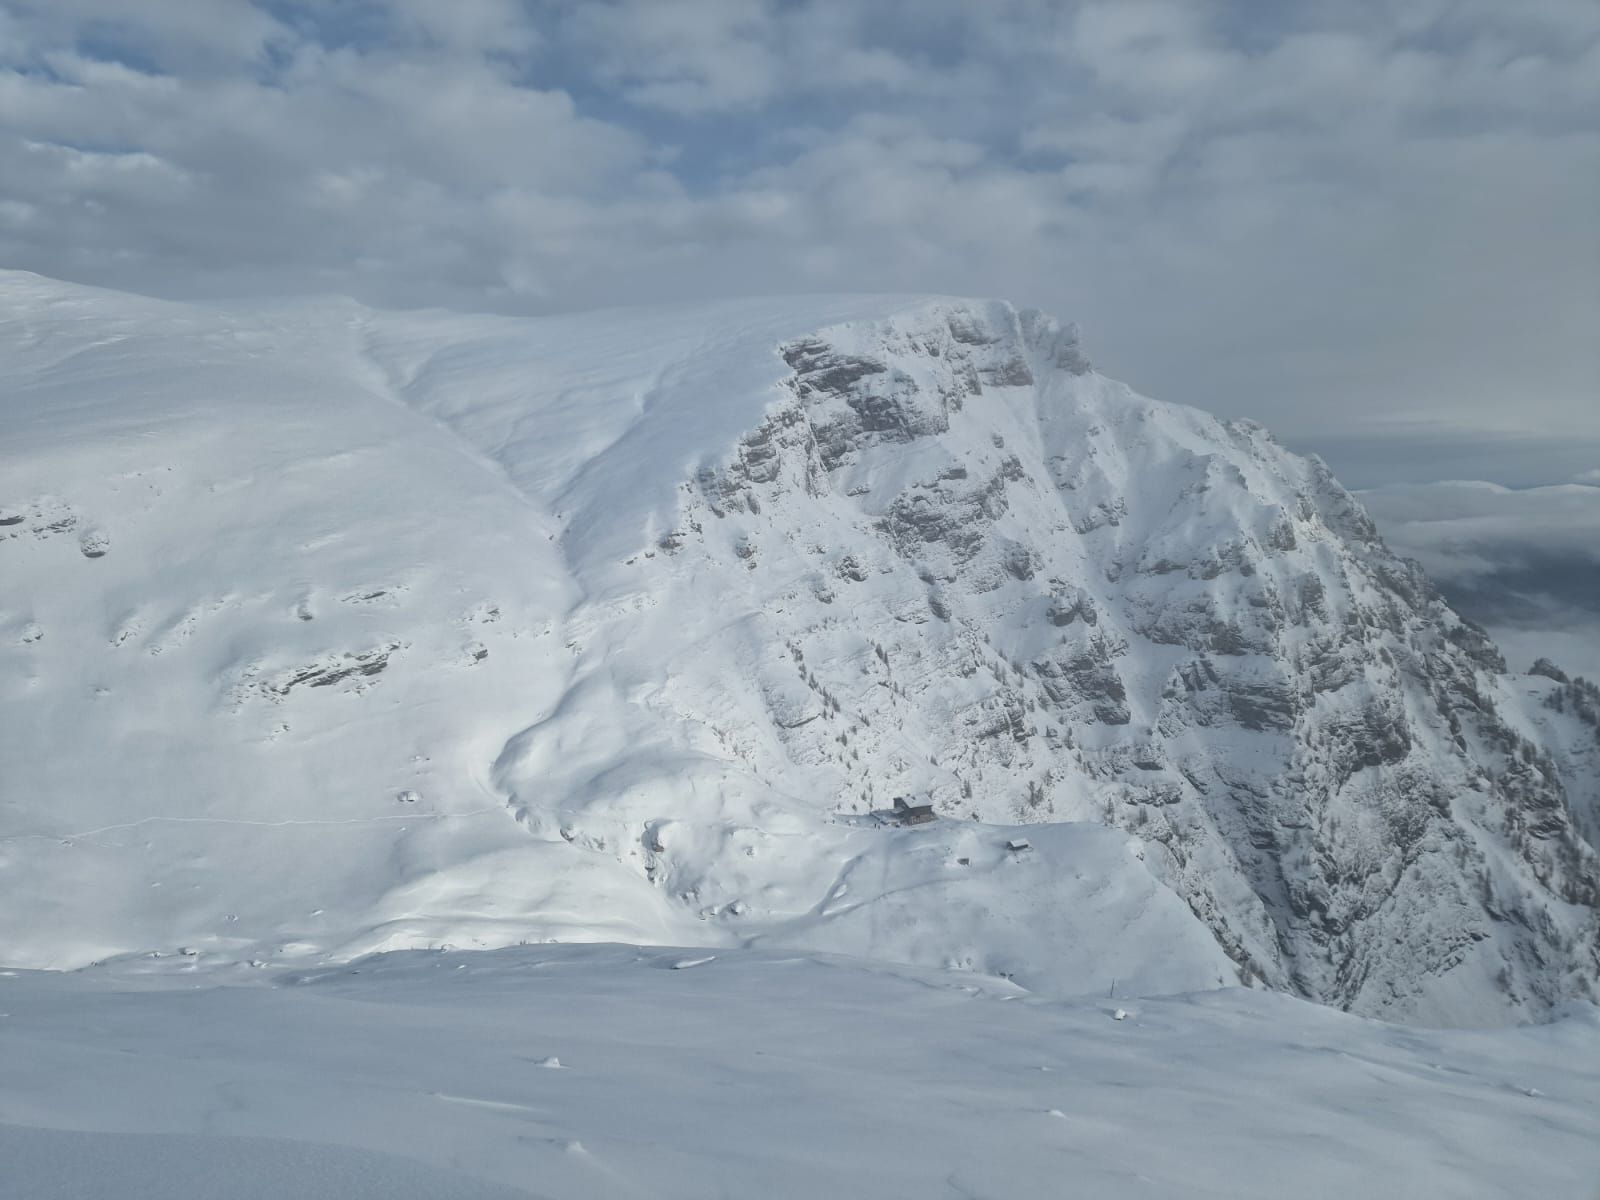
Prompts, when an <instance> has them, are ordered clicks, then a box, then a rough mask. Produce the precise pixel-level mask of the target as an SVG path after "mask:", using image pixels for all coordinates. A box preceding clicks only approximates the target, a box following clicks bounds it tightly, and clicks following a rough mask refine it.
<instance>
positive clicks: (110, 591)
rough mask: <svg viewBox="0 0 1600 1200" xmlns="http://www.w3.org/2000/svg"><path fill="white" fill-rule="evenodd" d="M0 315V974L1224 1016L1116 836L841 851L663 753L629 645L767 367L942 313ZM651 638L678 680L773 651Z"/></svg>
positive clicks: (784, 796) (898, 840)
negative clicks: (1200, 1011)
mask: <svg viewBox="0 0 1600 1200" xmlns="http://www.w3.org/2000/svg"><path fill="white" fill-rule="evenodd" d="M0 285H3V298H4V302H5V307H4V309H3V310H0V311H3V313H4V319H3V321H0V339H3V345H4V352H3V361H4V362H5V363H6V365H7V389H8V390H7V394H6V399H5V405H6V412H7V417H8V425H9V427H10V430H11V432H10V433H9V434H8V436H7V438H6V439H5V441H4V443H3V447H0V456H3V458H0V463H3V466H0V479H3V480H4V485H5V496H6V499H8V500H11V501H14V502H13V503H11V504H9V505H7V506H6V507H5V509H4V511H3V512H0V519H4V518H6V517H7V516H21V517H22V518H23V520H22V521H21V522H19V523H16V524H13V525H12V526H11V527H10V530H9V532H14V533H16V535H17V536H15V537H13V538H12V539H11V540H10V541H9V542H7V543H5V544H3V545H0V550H3V552H4V553H5V554H6V556H7V557H6V560H5V562H6V574H7V578H8V580H10V586H9V587H8V588H7V594H6V595H5V597H4V606H5V607H4V612H3V615H0V630H3V634H0V637H3V638H4V649H3V651H0V653H3V655H4V658H5V662H6V664H7V670H6V671H5V673H4V677H3V680H0V688H3V689H4V696H3V699H4V710H5V713H6V720H5V722H4V727H3V729H0V761H3V762H4V764H5V769H4V772H3V783H0V789H3V791H0V805H3V807H0V815H3V820H4V827H3V829H4V831H3V835H0V864H3V869H4V871H5V873H6V878H7V879H8V880H9V887H10V888H11V894H12V895H13V896H16V897H26V898H27V901H26V903H12V904H7V905H5V906H3V909H0V947H3V948H4V949H3V953H0V958H3V959H4V960H5V961H7V962H9V963H11V964H17V965H24V966H31V967H73V966H78V965H81V964H83V963H86V962H89V961H91V960H98V959H102V958H107V957H112V956H116V955H118V954H126V953H131V952H137V951H146V950H156V951H159V952H166V953H173V952H176V951H177V950H179V949H180V948H182V949H184V950H186V951H203V952H204V953H206V954H207V955H211V956H216V955H221V956H224V957H228V958H232V959H240V960H244V959H251V958H260V959H267V960H271V961H286V960H301V959H305V958H316V957H321V956H330V955H331V956H334V957H340V958H344V957H350V956H353V955H356V954H361V953H365V952H368V951H372V950H378V949H388V948H396V947H412V946H438V945H450V944H454V945H460V946H498V945H506V944H512V943H517V942H522V941H530V940H531V941H544V940H556V939H559V940H563V941H596V940H602V941H603V940H625V941H630V942H642V943H652V942H656V943H686V944H687V943H693V944H708V945H713V946H723V945H734V944H741V943H743V942H746V941H775V942H779V943H785V944H797V945H807V946H816V947H819V948H823V949H829V950H839V951H844V952H852V953H861V954H869V955H875V956H879V957H883V958H886V959H889V960H897V961H908V962H923V963H929V964H934V965H941V966H943V965H947V964H948V965H960V966H965V967H968V968H971V969H975V970H980V971H987V972H1007V973H1010V972H1014V971H1015V972H1021V973H1023V974H1025V975H1027V976H1028V977H1029V978H1030V980H1032V981H1033V982H1034V983H1035V984H1036V985H1038V986H1041V987H1044V988H1046V989H1047V990H1052V991H1056V992H1060V993H1074V992H1098V991H1102V990H1104V989H1105V988H1106V987H1107V986H1108V985H1109V984H1110V982H1111V981H1112V980H1113V979H1120V980H1121V981H1122V985H1123V986H1124V987H1125V988H1129V989H1135V990H1145V991H1175V990H1184V989H1190V988H1195V987H1205V986H1215V985H1217V984H1220V983H1224V982H1231V981H1232V980H1233V978H1234V975H1233V971H1232V968H1231V965H1230V964H1229V963H1228V962H1227V960H1226V958H1225V957H1224V956H1223V955H1222V954H1221V952H1220V951H1219V950H1218V949H1217V947H1216V945H1215V943H1214V942H1213V941H1212V940H1211V938H1210V937H1209V936H1208V935H1207V934H1206V933H1205V931H1204V929H1203V927H1201V926H1200V925H1199V924H1198V923H1196V922H1195V921H1194V920H1193V918H1192V916H1191V915H1190V914H1189V913H1188V911H1187V910H1186V909H1185V907H1184V905H1183V904H1182V903H1181V901H1179V900H1178V899H1177V897H1175V896H1174V895H1172V894H1171V893H1170V892H1169V891H1168V890H1167V889H1166V888H1164V887H1163V886H1161V885H1160V884H1159V883H1158V882H1156V881H1155V879H1153V878H1152V876H1151V875H1150V873H1149V872H1148V871H1147V870H1146V869H1145V866H1144V864H1143V861H1142V859H1143V851H1142V849H1141V847H1140V845H1139V844H1138V843H1137V842H1136V841H1134V840H1133V839H1130V838H1129V837H1127V836H1126V835H1123V834H1119V833H1116V832H1113V831H1109V830H1105V829H1100V828H1095V827H1091V826H1087V825H1080V826H1062V827H1059V828H1057V829H1055V830H1053V831H1052V835H1053V836H1051V837H1047V838H1043V839H1036V842H1037V846H1038V849H1037V850H1036V851H1035V852H1033V853H1031V854H1029V855H1026V856H1018V855H1014V854H1010V853H1008V852H1006V851H1005V849H1004V846H1005V843H1006V841H1007V832H1006V830H1005V829H1002V828H993V827H987V826H979V825H973V824H970V823H965V824H957V823H941V824H940V825H938V826H935V827H929V828H924V829H920V830H903V831H901V830H884V829H880V828H877V827H875V825H876V823H875V822H873V821H870V820H866V821H862V822H859V823H841V822H838V821H836V820H835V819H834V814H833V813H832V812H831V811H830V810H831V808H832V807H833V805H832V801H833V797H832V796H828V795H824V796H818V795H815V794H812V793H810V792H809V791H808V790H807V788H806V786H805V784H807V783H809V782H810V781H804V780H799V781H795V782H793V783H789V782H787V781H785V780H782V779H763V778H760V777H759V776H758V775H757V773H756V771H755V770H753V769H752V768H751V766H750V765H748V764H747V763H745V762H743V761H740V760H739V758H738V757H737V756H736V755H735V754H730V753H726V752H725V751H724V750H723V748H722V747H719V746H717V745H716V744H715V743H714V742H713V738H712V734H713V733H715V735H716V736H717V737H721V736H722V733H721V731H720V730H717V731H708V730H706V729H704V728H697V727H694V726H690V725H688V724H686V723H684V722H681V721H670V720H666V719H663V717H662V715H661V714H660V713H659V712H658V711H657V710H658V707H659V705H658V701H657V698H656V696H655V695H653V693H660V692H662V691H664V690H668V689H671V688H672V687H674V686H677V683H676V678H677V676H678V674H679V670H680V668H679V666H678V665H677V664H675V663H673V662H672V661H670V660H668V661H666V662H662V661H661V657H660V655H659V654H655V655H652V654H644V655H636V656H634V657H632V658H630V657H629V656H628V654H627V649H628V647H626V646H625V645H623V644H621V643H622V638H621V637H620V636H618V635H616V634H614V633H613V632H612V631H611V630H610V629H609V628H608V622H610V621H611V619H612V618H613V617H614V615H615V614H616V612H617V611H618V610H619V609H625V608H626V607H629V606H634V605H639V604H642V603H647V602H648V598H640V597H626V598H618V596H617V595H615V594H614V591H608V590H607V589H608V586H609V580H610V579H611V578H612V577H614V576H615V575H616V574H617V573H618V572H619V568H620V557H621V556H623V555H624V554H625V552H626V553H632V552H634V551H636V550H637V549H638V548H639V547H640V546H649V545H651V544H652V542H653V539H654V535H655V534H656V533H657V532H659V531H660V530H661V529H664V528H665V527H666V526H667V525H668V524H670V520H671V514H672V511H673V505H674V502H675V494H676V492H677V491H678V489H679V488H680V487H681V485H682V481H683V480H684V479H686V478H689V477H691V476H692V475H693V474H694V472H695V470H696V469H697V468H698V467H699V466H700V465H702V464H703V463H704V462H707V461H716V460H718V459H719V458H720V457H722V456H725V455H726V453H727V452H728V450H729V448H730V447H731V446H733V445H734V443H735V442H736V440H737V437H738V435H739V434H740V433H741V432H742V431H744V430H746V429H748V428H750V427H751V426H753V425H755V424H757V423H758V422H759V421H760V419H761V416H762V413H763V411H764V408H765V406H766V405H767V404H768V403H769V402H770V399H771V396H770V392H771V389H772V388H773V385H774V384H775V383H776V382H777V380H778V379H779V378H780V377H781V376H782V375H783V374H784V373H785V371H786V368H785V366H784V364H783V362H782V360H781V359H779V358H778V356H777V354H776V352H775V349H774V348H775V347H776V346H777V345H778V344H779V343H780V342H782V341H783V340H785V339H786V338H790V337H794V336H798V335H800V334H803V333H805V332H807V331H809V330H812V329H815V328H818V327H821V326H825V325H827V324H830V323H833V322H838V321H847V320H856V319H860V318H862V317H863V316H864V314H869V313H878V314H881V313H884V312H891V313H892V312H895V311H899V310H902V309H912V310H916V309H919V308H924V307H927V306H928V305H930V304H938V303H940V302H937V301H925V300H916V301H904V300H891V301H885V300H883V299H871V298H866V299H863V298H851V299H848V300H817V301H802V302H796V301H783V302H781V303H780V302H769V303H767V304H764V305H763V304H759V303H745V302H741V303H739V304H736V305H725V306H721V307H716V308H712V309H708V310H695V311H692V312H689V313H670V312H669V313H659V314H658V313H634V312H617V313H604V314H597V315H586V316H582V317H577V318H571V319H555V320H548V321H538V322H516V321H507V320H503V319H499V318H481V317H471V318H465V317H456V316H452V315H449V314H428V315H414V316H413V315H387V314H378V313H374V312H370V311H368V310H365V309H361V308H358V307H356V306H354V305H350V304H345V303H340V302H332V301H330V302H315V303H312V304H310V305H297V306H283V307H273V308H270V309H268V310H266V311H265V312H263V311H261V310H254V311H250V312H246V313H232V312H223V311H208V310H203V309H198V308H193V307H186V306H179V305H172V304H166V303H160V302H156V301H149V300H144V299H140V298H134V297H127V296H122V295H118V294H114V293H105V292H97V291H94V290H91V289H84V288H78V287H75V286H68V285H62V284H57V283H55V282H53V281H48V280H44V279H40V278H37V277H32V276H27V275H23V274H15V273H11V274H5V275H3V276H0ZM708 331H711V332H710V333H708ZM4 532H8V530H6V529H4V528H0V533H4ZM91 539H93V542H91ZM100 545H103V546H104V547H105V550H104V553H103V554H101V555H99V556H98V557H92V558H91V557H89V556H88V555H87V554H86V552H85V551H86V549H94V548H98V547H99V546H100ZM664 616H665V617H666V619H667V620H668V621H670V622H671V624H672V625H673V626H675V627H676V637H675V638H674V641H673V643H672V644H671V645H670V646H669V647H668V648H669V649H670V650H672V651H674V652H675V653H684V654H692V653H694V648H695V646H696V644H697V643H700V642H702V641H703V640H704V639H709V638H712V637H716V636H719V635H724V634H725V633H726V632H727V631H728V629H729V628H730V627H732V628H734V629H735V630H737V627H738V626H739V625H740V623H742V622H748V621H750V620H752V619H754V618H756V617H758V616H759V614H757V613H752V612H747V611H739V610H734V611H719V610H718V609H717V608H716V607H715V605H714V604H709V605H708V606H707V607H706V608H705V609H703V610H700V611H681V610H680V611H676V612H673V613H669V614H664ZM622 632H623V633H624V634H633V633H635V631H634V630H633V629H632V628H631V627H624V629H623V631H622ZM652 635H653V633H652ZM736 649H739V650H740V651H741V652H742V651H743V650H745V647H736ZM749 652H751V653H758V651H756V650H755V649H753V648H751V649H750V651H749ZM641 659H642V660H643V661H640V660H641ZM380 663H381V665H382V669H381V670H380V671H378V672H377V673H374V674H362V673H361V671H360V670H359V669H358V670H357V671H355V672H354V673H352V674H350V675H348V676H345V677H342V678H337V679H334V680H333V681H332V682H327V681H326V678H325V677H326V676H328V675H336V674H337V673H338V672H339V671H340V670H342V669H346V668H349V667H351V666H352V665H354V666H356V667H357V668H362V667H369V666H372V665H374V664H380ZM718 665H719V666H720V665H721V664H718ZM318 671H321V672H323V673H324V675H323V676H317V675H315V672H318ZM308 675H309V676H311V678H309V679H308V678H307V676H308ZM297 680H298V681H299V682H297ZM551 726H557V727H558V732H556V733H555V734H554V735H553V736H548V735H546V734H545V731H546V730H547V729H549V727H551ZM535 731H537V732H538V733H539V739H540V740H539V744H538V747H537V750H534V749H531V748H529V743H530V741H531V740H532V739H531V735H532V734H533V733H534V732H535ZM513 772H514V773H515V777H516V779H517V784H516V786H515V790H514V791H513V790H512V789H511V788H509V787H508V785H507V778H508V777H509V776H511V775H512V774H513ZM535 808H537V809H538V811H537V812H532V811H530V810H531V809H535ZM590 810H597V811H590ZM674 859H676V860H678V865H677V866H676V871H677V873H678V875H680V876H688V877H689V878H690V880H691V882H690V883H681V882H680V883H679V884H677V885H676V887H677V890H676V892H667V891H666V890H665V888H664V886H663V884H662V883H661V881H660V879H659V878H657V876H658V874H661V873H664V868H663V866H662V864H663V863H665V862H667V861H670V860H674ZM958 859H966V860H967V862H966V863H965V864H963V863H958V861H957V860H958ZM713 869H714V870H715V871H716V873H717V883H718V888H719V892H718V897H719V898H718V901H717V902H708V903H698V902H696V898H695V897H694V895H693V882H692V881H693V880H694V879H695V878H697V877H698V876H700V875H703V874H705V873H707V872H709V871H711V870H713Z"/></svg>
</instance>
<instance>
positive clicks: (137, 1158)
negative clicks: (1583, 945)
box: [0, 946, 1600, 1200]
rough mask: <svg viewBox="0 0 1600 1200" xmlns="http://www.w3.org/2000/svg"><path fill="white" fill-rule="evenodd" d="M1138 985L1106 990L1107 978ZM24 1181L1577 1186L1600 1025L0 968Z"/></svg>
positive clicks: (819, 986)
mask: <svg viewBox="0 0 1600 1200" xmlns="http://www.w3.org/2000/svg"><path fill="white" fill-rule="evenodd" d="M1119 995H1120V993H1119ZM0 1010H3V1011H4V1012H5V1014H6V1017H5V1020H4V1021H0V1062H4V1063H5V1070H4V1071H0V1164H3V1179H4V1191H5V1193H6V1195H7V1196H17V1197H28V1200H83V1198H84V1197H101V1196H104V1197H113V1196H114V1197H117V1198H118V1200H123V1198H129V1200H213V1198H214V1197H219V1196H221V1197H230V1198H232V1197H244V1198H248V1200H256V1198H260V1200H277V1198H279V1197H294V1198H295V1200H300V1198H301V1197H308V1198H315V1200H323V1198H327V1200H368V1198H370V1200H411V1198H416V1200H423V1198H427V1200H437V1198H440V1197H449V1198H451V1200H456V1198H458V1197H459V1198H463V1200H478V1198H480V1197H481V1198H482V1200H509V1198H510V1197H513V1196H522V1197H528V1196H535V1197H546V1198H549V1200H556V1198H572V1200H578V1198H581V1200H613V1198H615V1200H632V1198H635V1197H640V1196H651V1197H661V1198H663V1200H667V1198H674V1200H675V1198H683V1200H702V1198H704V1197H708V1196H738V1197H745V1196H751V1197H755V1196H760V1197H772V1198H774V1200H778V1198H788V1197H793V1198H796V1200H800V1198H810V1197H816V1196H843V1197H851V1198H852V1200H855V1198H860V1200H878V1198H883V1200H889V1198H895V1200H899V1198H902V1197H917V1196H941V1195H950V1196H983V1197H1010V1196H1015V1197H1035V1196H1059V1195H1068V1196H1092V1197H1095V1198H1096V1200H1119V1198H1122V1197H1139V1198H1145V1197H1152V1196H1156V1197H1215V1198H1217V1200H1224V1198H1225V1200H1242V1198H1247V1197H1262V1198H1276V1197H1282V1196H1295V1197H1304V1198H1306V1200H1313V1198H1315V1200H1342V1198H1344V1197H1349V1196H1408V1197H1409V1196H1417V1197H1423V1196H1426V1197H1429V1198H1438V1200H1445V1198H1452V1200H1490V1198H1497V1200H1498V1198H1503V1200H1523V1198H1524V1197H1529V1196H1540V1197H1543V1196H1550V1197H1562V1198H1565V1197H1574V1198H1578V1200H1587V1198H1588V1197H1589V1196H1590V1195H1592V1185H1593V1183H1594V1181H1595V1179H1596V1178H1597V1176H1600V1019H1597V1015H1596V1012H1595V1010H1594V1009H1593V1008H1592V1007H1589V1006H1579V1005H1574V1006H1573V1008H1572V1011H1570V1012H1568V1013H1565V1014H1563V1015H1562V1017H1561V1019H1559V1020H1556V1021H1553V1022H1551V1023H1549V1024H1545V1025H1541V1026H1537V1027H1528V1028H1520V1029H1499V1030H1494V1031H1490V1032H1484V1031H1459V1030H1414V1029H1402V1028H1398V1027H1396V1026H1393V1025H1384V1024H1381V1023H1378V1022H1373V1021H1365V1020H1361V1019H1360V1018H1357V1017H1352V1016H1348V1015H1346V1014H1344V1013H1338V1012H1333V1011H1330V1010H1328V1009H1326V1008H1321V1007H1318V1006H1316V1005H1313V1004H1308V1003H1305V1002H1303V1001H1298V1000H1294V999H1291V998H1288V997H1285V996H1279V995H1272V994H1268V993H1261V992H1255V993H1252V992H1247V991H1244V990H1243V989H1240V988H1233V989H1227V990H1214V991H1210V992H1205V993H1200V994H1197V995H1194V996H1186V997H1172V998H1166V999H1155V1000H1141V1001H1131V1000H1127V999H1122V998H1117V999H1113V998H1108V997H1106V996H1104V995H1103V994H1102V995H1101V996H1100V997H1097V998H1094V999H1086V1000H1078V1001H1048V1000H1043V999H1041V998H1039V997H1037V996H1029V995H1028V994H1026V993H1025V992H1023V991H1022V990H1021V989H1020V988H1018V987H1016V986H1015V985H1013V984H1010V983H1008V982H1006V981H1005V980H1002V979H993V978H988V979H985V978H982V977H978V976H974V975H972V974H968V973H956V972H945V971H935V970H928V969H925V968H924V969H919V968H909V967H887V966H882V965H876V966H875V965H873V964H870V963H863V962H861V961H860V960H846V959H838V958H831V957H828V956H817V955H812V954H806V953H798V952H794V951H783V952H774V951H768V950H734V951H707V950H704V949H684V948H667V947H660V948H639V947H624V946H530V947H525V948H518V947H509V948H506V949H502V950H495V951H490V952H486V953H429V952H423V951H413V952H400V953H395V954H389V955H382V956H378V957H376V958H369V959H364V960H361V961H358V962H353V963H350V964H347V965H344V966H341V967H333V968H322V969H315V970H308V971H277V972H274V971H270V970H264V971H251V970H249V969H248V968H245V967H230V966H225V965H214V966H210V967H208V966H207V964H206V963H205V962H204V961H203V960H202V961H200V962H198V963H196V962H193V961H188V962H182V963H177V964H175V963H170V962H155V963H146V962H141V963H124V964H115V965H110V966H106V967H102V968H99V969H93V970H86V971H81V972H74V973H70V974H54V973H32V972H4V973H3V974H0Z"/></svg>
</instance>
